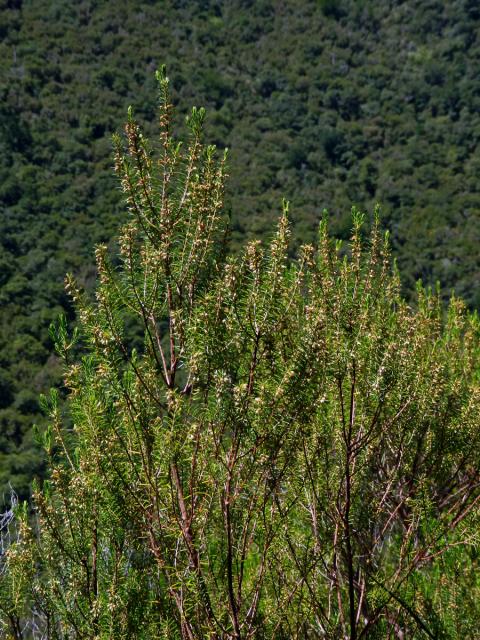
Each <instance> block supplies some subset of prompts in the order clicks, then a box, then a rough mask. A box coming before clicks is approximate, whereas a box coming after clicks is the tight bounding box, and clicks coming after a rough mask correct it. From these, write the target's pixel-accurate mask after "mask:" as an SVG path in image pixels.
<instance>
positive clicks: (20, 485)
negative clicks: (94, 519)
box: [0, 0, 480, 495]
mask: <svg viewBox="0 0 480 640" xmlns="http://www.w3.org/2000/svg"><path fill="white" fill-rule="evenodd" d="M479 32H480V9H479V7H478V3H477V2H475V0H452V1H450V2H441V1H439V0H427V1H425V0H410V1H407V2H394V1H386V0H385V1H382V2H374V1H373V0H361V1H360V0H355V1H354V0H339V1H331V0H317V1H313V0H312V1H304V0H302V1H300V0H298V1H295V0H290V1H286V2H278V1H267V0H255V1H253V2H238V1H233V0H232V1H227V0H225V1H222V2H213V1H204V2H186V1H184V2H181V1H177V2H173V1H170V0H163V1H161V2H134V1H125V0H119V1H118V2H115V3H111V2H106V1H105V0H103V1H102V0H100V1H96V2H95V1H90V0H85V1H80V2H75V3H71V2H67V1H63V2H60V1H57V2H51V1H48V2H47V1H46V0H30V1H25V2H22V1H21V0H8V1H4V2H3V3H2V9H1V12H0V34H1V41H0V61H1V62H0V65H1V72H0V73H1V78H0V80H1V85H0V97H1V102H0V132H1V133H0V135H1V138H0V144H1V150H2V153H1V154H0V176H1V179H0V200H1V206H2V210H1V218H0V243H1V253H0V308H1V311H0V313H1V320H0V327H1V329H0V367H1V370H0V484H1V486H2V488H5V487H6V486H7V483H8V481H11V482H12V484H13V486H14V487H15V488H16V490H17V491H18V492H19V493H20V494H21V495H27V494H28V484H29V481H30V478H31V475H32V474H35V473H41V472H42V458H41V456H40V454H39V453H38V450H37V448H36V446H35V444H34V441H33V436H32V429H31V427H32V424H33V423H34V422H41V420H42V418H41V415H40V413H39V407H38V399H37V398H38V394H39V392H40V391H43V390H45V389H47V388H48V387H49V386H50V385H51V384H53V383H56V382H57V381H58V380H59V365H58V361H57V360H56V358H55V357H54V356H53V355H51V354H52V344H51V339H50V336H49V333H48V327H49V324H50V322H51V321H52V320H53V319H54V318H56V316H57V315H58V313H59V312H60V311H62V310H65V311H66V312H67V314H68V315H69V317H70V319H73V311H72V309H71V307H70V306H69V302H68V299H67V297H66V295H65V293H64V285H63V278H64V274H65V272H66V271H67V270H71V271H73V272H74V273H75V274H76V275H77V277H78V278H79V280H80V281H81V282H82V283H83V284H85V285H86V286H87V287H91V286H92V284H93V281H94V277H95V269H94V267H93V265H92V259H91V256H92V247H93V246H94V244H95V243H96V242H98V241H106V242H108V241H109V239H110V238H111V237H112V235H113V233H114V232H115V230H116V229H117V228H118V226H119V225H120V224H121V222H122V221H123V219H124V213H123V212H122V209H121V207H119V201H120V194H119V192H118V190H117V188H116V185H115V181H114V177H113V176H112V171H111V165H112V160H111V135H112V133H113V132H114V131H115V130H116V129H117V128H118V124H119V122H121V121H122V118H123V113H124V111H125V108H126V106H127V105H128V104H132V105H133V106H134V108H135V111H136V113H137V115H138V117H139V118H140V120H141V121H142V122H144V123H145V125H146V127H147V132H148V131H153V129H154V122H155V108H156V99H155V81H154V74H153V71H154V69H155V68H157V67H158V66H159V64H160V63H161V62H167V64H168V66H169V71H170V75H171V76H172V79H173V99H174V102H175V103H176V104H178V109H179V111H180V114H182V113H183V110H184V109H185V108H186V106H187V105H190V104H203V105H205V106H206V107H207V110H208V121H209V130H210V133H211V137H212V139H213V142H215V143H216V144H218V145H219V146H220V147H226V146H228V147H229V148H230V149H231V153H230V160H229V164H230V173H231V175H232V177H231V180H230V181H229V184H228V193H227V201H228V206H229V208H230V209H231V216H232V227H233V231H232V250H233V251H235V250H236V249H238V246H239V244H240V241H241V239H242V238H243V237H245V236H247V237H248V236H252V235H253V234H255V235H264V234H265V233H266V231H267V230H268V229H270V228H271V222H272V220H273V219H275V218H276V216H277V214H278V210H279V204H280V201H281V197H282V196H285V197H287V198H288V199H289V200H290V201H291V203H292V204H291V212H292V220H293V238H294V241H293V251H295V247H298V246H299V243H300V242H301V241H308V240H311V239H312V238H313V237H314V235H315V234H316V229H317V227H318V222H319V219H320V215H321V211H322V209H323V208H325V207H326V208H327V209H328V210H329V212H330V215H331V221H332V227H333V230H334V232H335V233H337V234H338V235H340V236H345V235H346V234H347V231H348V229H349V226H350V207H351V203H355V204H356V205H358V206H359V207H360V208H365V209H366V208H371V207H372V205H373V204H374V203H375V202H377V201H378V202H380V203H381V205H382V212H383V214H382V215H383V224H384V226H385V227H386V228H388V229H390V231H391V234H392V245H393V252H394V255H395V257H396V259H397V260H398V263H399V266H400V269H401V272H402V278H403V283H404V287H405V292H406V293H407V295H408V294H409V293H410V292H412V291H413V290H414V282H415V280H416V279H417V278H419V277H421V278H422V279H423V280H424V282H425V283H430V284H434V283H435V282H436V281H437V280H439V281H440V283H441V285H442V287H443V290H444V291H445V292H446V293H448V291H449V290H450V288H452V287H455V289H456V291H457V292H458V293H459V294H460V295H461V296H462V297H464V299H465V300H466V301H467V303H468V304H469V305H470V306H472V307H478V306H479V303H480V289H479V282H480V274H479V257H478V249H477V248H478V242H479V239H480V238H479V234H480V225H479V224H478V222H479V210H480V207H479V205H480V187H479V185H480V160H479V154H478V152H477V147H478V140H479V137H480V78H479V77H478V72H477V71H478V59H479V54H480V42H479V39H478V33H479ZM179 121H181V119H179Z"/></svg>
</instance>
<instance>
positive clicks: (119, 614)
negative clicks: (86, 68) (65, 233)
mask: <svg viewBox="0 0 480 640" xmlns="http://www.w3.org/2000/svg"><path fill="white" fill-rule="evenodd" d="M158 81H159V88H160V139H159V142H157V144H156V145H155V147H156V149H155V150H154V151H152V147H151V146H150V144H149V143H148V142H147V140H146V139H145V137H144V136H143V135H142V133H141V129H140V128H139V127H138V124H137V122H136V121H135V119H134V116H133V114H132V111H129V116H128V121H127V124H126V127H125V136H124V137H121V136H116V138H115V170H116V172H117V175H118V178H119V182H120V184H121V188H122V191H123V192H124V196H125V201H126V203H127V207H128V210H129V214H130V215H129V216H128V220H127V222H126V223H125V224H124V225H123V227H122V228H121V231H120V234H119V239H118V245H117V246H116V247H115V250H114V251H109V250H108V247H107V246H106V245H105V244H102V245H98V247H97V250H96V264H97V270H98V275H99V277H98V282H97V285H96V288H95V295H88V294H87V295H86V294H85V292H84V291H82V290H81V289H79V287H78V284H77V283H76V282H75V280H74V279H73V278H71V277H69V278H68V284H67V288H68V291H69V293H70V295H71V297H72V299H73V301H74V304H75V308H76V310H77V314H78V316H77V317H78V329H77V331H75V332H74V333H73V334H70V333H69V331H68V329H67V326H66V323H65V322H64V321H60V322H59V323H58V324H57V325H56V327H55V328H54V329H53V330H52V337H53V340H54V342H55V346H56V349H57V353H58V355H59V356H60V358H61V361H62V369H63V373H64V381H65V386H66V387H67V388H68V390H69V393H68V401H67V403H66V404H65V405H64V406H63V408H62V406H61V405H60V404H59V401H58V393H57V392H56V391H55V390H52V392H51V393H50V394H49V397H48V398H44V401H43V405H44V407H45V410H46V412H47V413H48V415H49V421H50V422H49V427H48V428H47V429H46V430H45V431H44V433H43V435H42V441H43V446H44V449H45V452H46V456H47V459H48V463H49V470H50V477H49V480H48V481H45V482H44V484H43V487H40V486H39V484H38V483H36V487H35V490H34V495H33V502H32V506H33V507H34V511H33V513H31V514H29V512H28V506H27V502H25V503H23V504H24V507H23V509H22V508H17V509H16V511H15V514H14V518H13V519H12V520H11V521H10V523H9V524H10V527H8V528H7V527H6V526H5V524H4V523H2V522H0V543H1V544H2V549H4V553H3V554H2V555H1V556H0V577H1V581H0V633H2V637H5V636H6V637H7V638H9V640H10V639H11V640H26V639H27V638H28V639H29V640H70V639H71V640H103V639H104V640H107V639H108V640H123V639H125V638H132V639H138V640H140V639H142V640H143V639H144V640H150V639H152V638H164V639H165V640H201V639H204V638H205V639H208V640H249V639H251V640H254V639H255V640H257V639H264V640H304V639H306V638H311V639H314V638H316V639H318V640H321V639H325V638H328V639H329V640H347V639H348V640H360V639H361V638H365V639H366V638H368V639H370V640H372V639H378V640H385V639H387V638H391V639H392V640H393V639H397V640H403V639H405V638H410V639H411V640H422V639H425V638H433V639H437V640H440V639H443V640H447V639H448V640H454V639H455V640H460V639H464V638H474V637H475V635H476V634H477V632H478V612H479V611H478V601H479V600H478V596H479V592H480V584H479V580H478V577H477V574H476V572H475V569H476V564H477V563H476V551H475V549H476V545H477V544H478V527H479V516H480V510H479V508H478V504H479V502H480V429H479V423H480V380H479V373H480V321H479V318H478V315H477V314H476V313H468V312H467V310H466V308H465V305H464V303H462V302H461V301H459V300H458V299H456V298H452V300H451V301H450V303H449V305H448V308H447V312H446V313H444V309H443V306H442V301H441V299H440V298H439V296H438V295H434V294H432V293H431V292H429V291H428V290H427V291H426V290H425V289H423V288H422V287H421V286H418V288H417V301H416V302H417V304H416V308H415V309H412V307H411V306H410V305H409V304H408V303H407V302H406V301H405V300H404V298H403V297H402V294H401V290H400V281H399V277H398V273H397V271H396V270H395V269H392V264H391V256H390V248H389V240H388V237H389V236H388V233H385V234H383V233H382V232H381V231H380V228H379V223H378V219H377V218H374V220H373V225H372V229H371V232H370V234H366V233H365V230H364V228H363V226H364V225H363V222H364V221H363V216H362V215H361V214H359V213H358V212H357V211H356V210H354V212H353V215H352V230H351V239H350V242H349V243H345V244H346V246H345V247H343V246H342V243H341V242H339V241H338V240H334V239H333V238H332V237H331V236H330V234H329V232H328V227H327V222H326V220H323V221H322V223H321V224H320V229H319V234H318V239H317V241H316V242H315V243H314V244H305V245H302V246H301V247H300V249H299V252H298V258H296V259H291V258H289V243H290V224H289V220H288V206H287V205H284V211H283V215H282V216H281V217H280V219H279V221H278V224H277V229H276V233H275V234H274V235H273V237H272V238H271V240H270V241H269V242H267V243H264V244H262V243H261V242H260V241H259V240H252V241H250V242H249V243H247V244H246V245H245V246H244V248H243V249H242V250H240V251H239V252H238V254H237V256H236V257H233V256H226V255H225V229H226V219H225V212H224V205H223V192H224V183H225V157H222V154H218V153H217V151H216V149H215V147H213V146H204V144H203V143H202V137H203V136H202V124H203V120H204V110H203V109H200V110H199V109H196V108H194V109H193V110H192V112H191V116H190V117H189V120H188V129H189V136H188V141H187V143H186V144H184V145H180V144H178V143H177V140H176V139H175V138H174V137H172V135H171V130H172V129H171V108H170V103H169V91H168V85H169V83H168V80H167V78H166V77H165V74H164V69H163V68H162V70H161V71H160V72H159V73H158ZM134 327H136V328H137V330H136V331H132V329H133V328H134ZM139 338H141V339H139ZM77 341H80V342H81V343H82V345H83V352H84V356H83V357H82V358H79V357H76V356H75V354H74V350H75V343H76V342H77ZM65 408H67V409H68V411H67V412H65V410H64V409H65ZM65 414H68V415H69V420H65ZM72 424H73V429H72V428H71V425H72ZM9 517H11V514H10V516H9ZM2 524H3V526H2ZM460 568H461V570H460V571H459V569H460Z"/></svg>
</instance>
